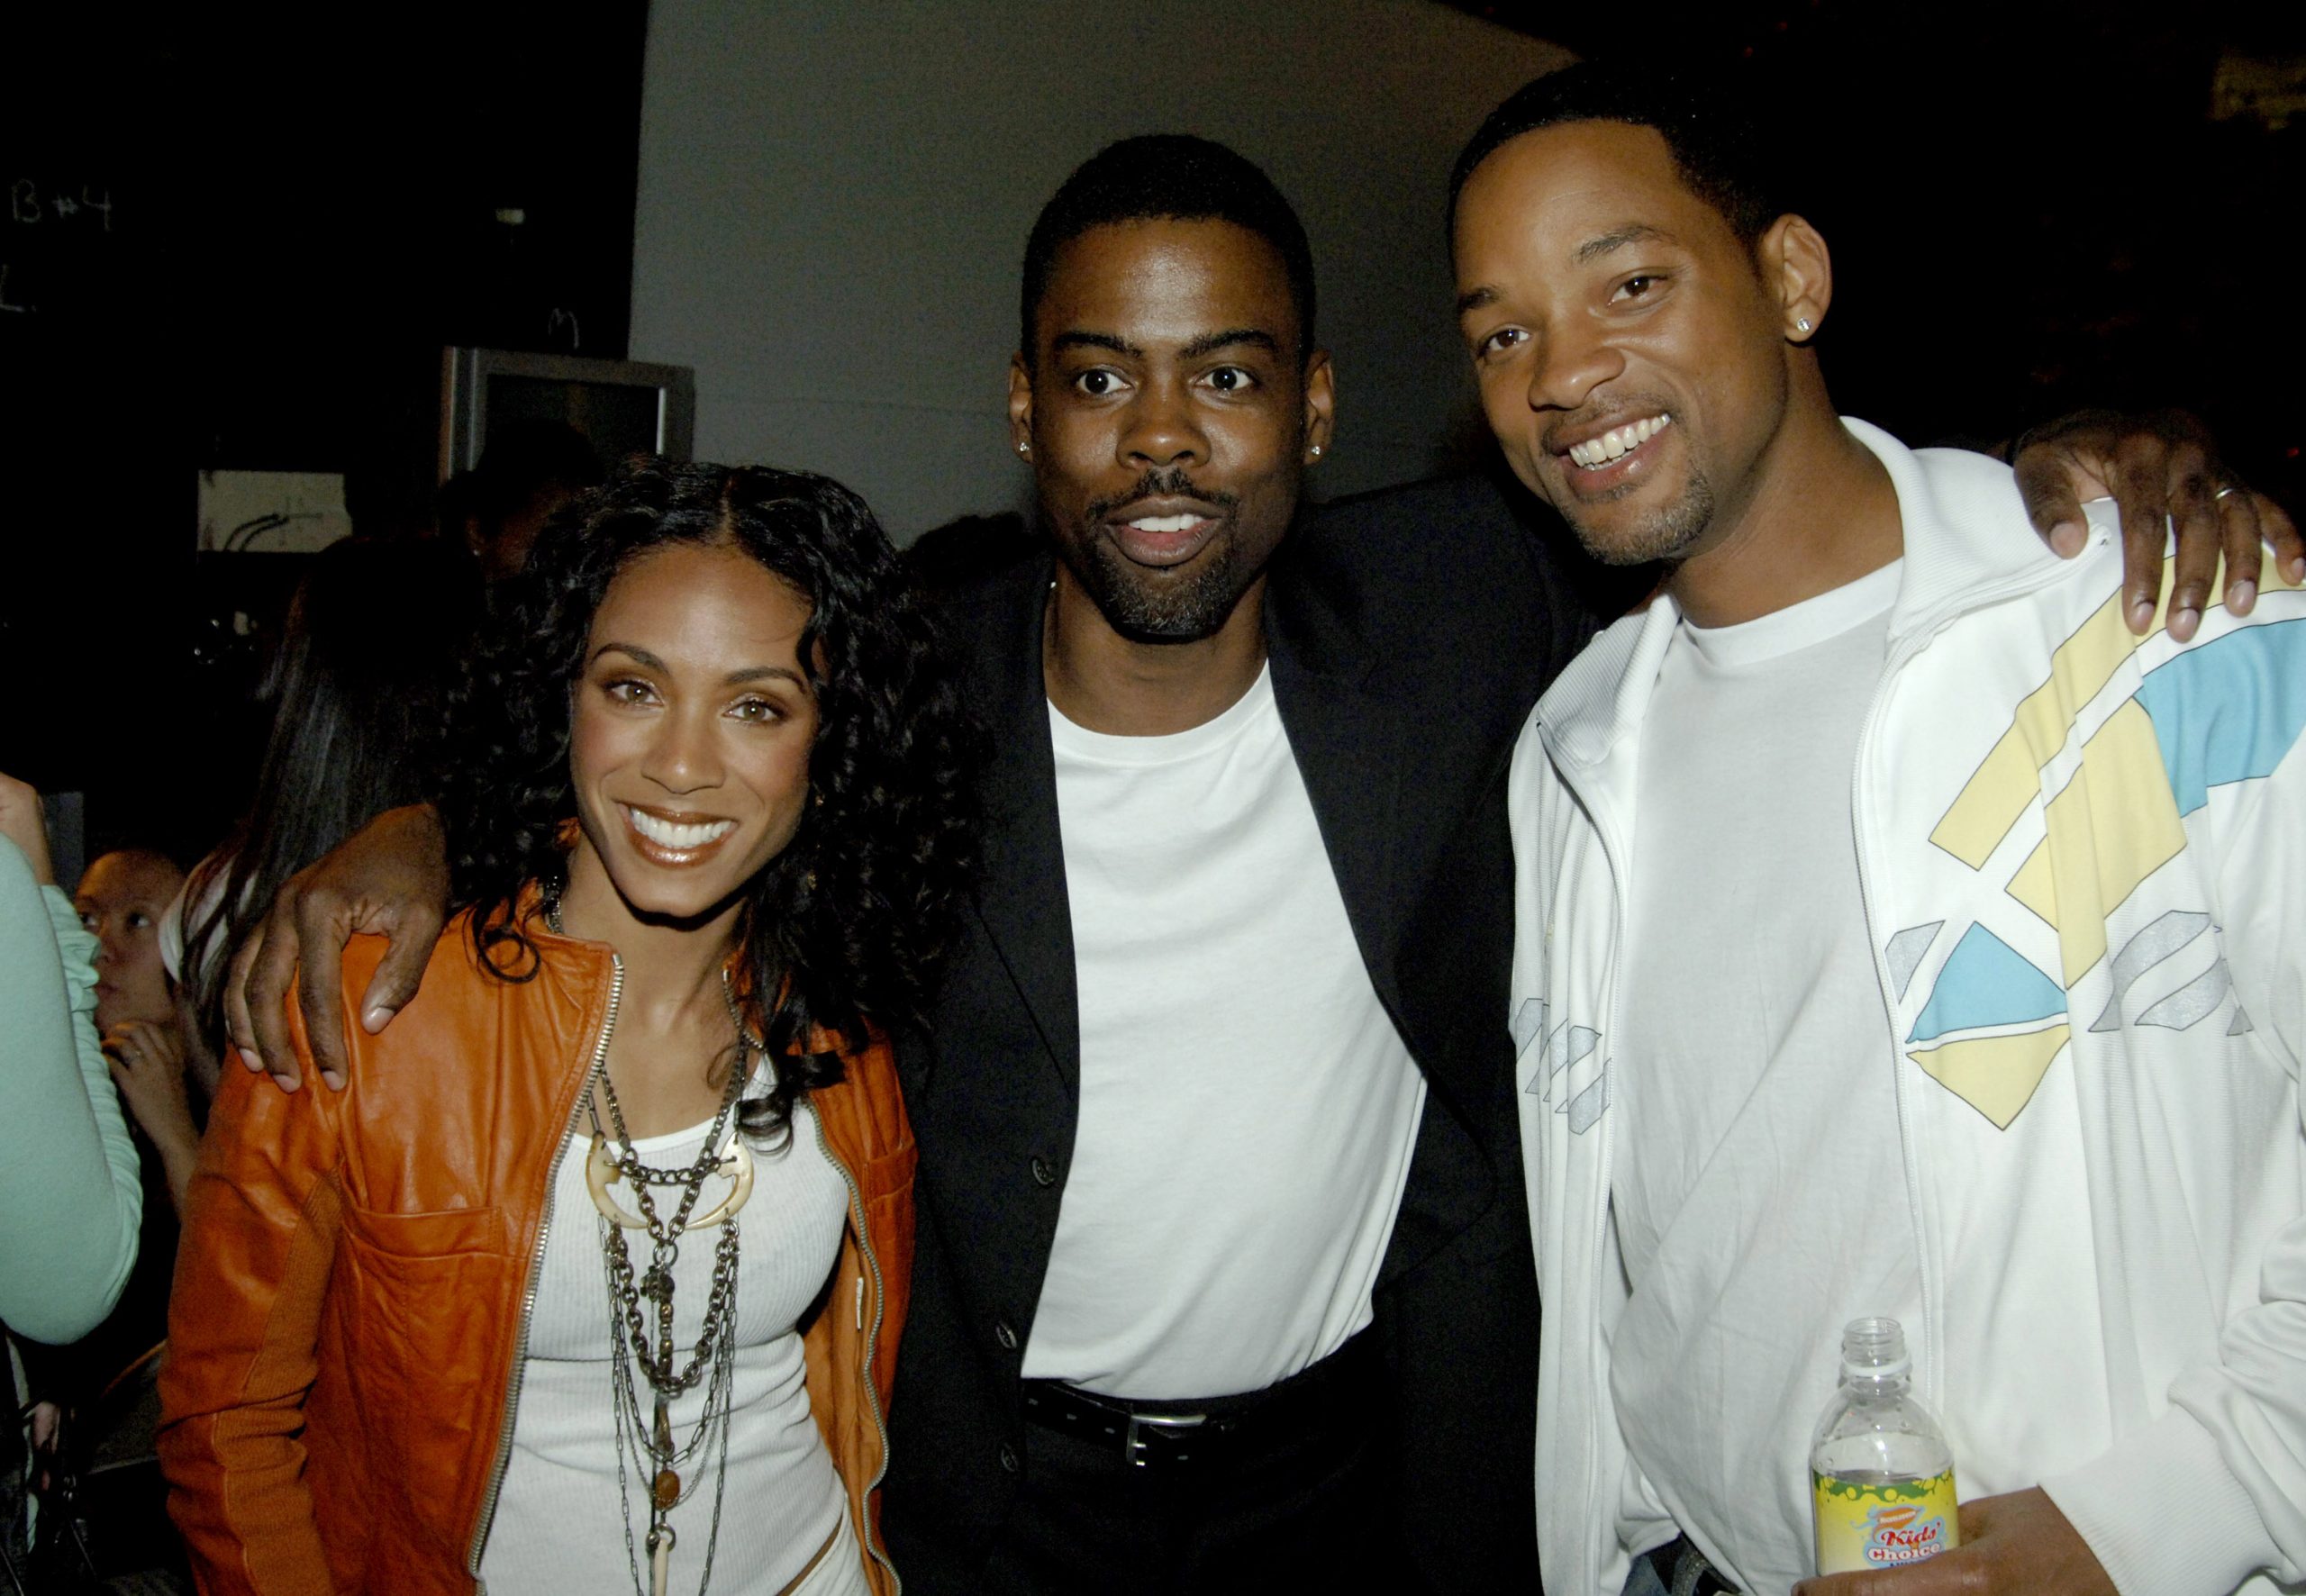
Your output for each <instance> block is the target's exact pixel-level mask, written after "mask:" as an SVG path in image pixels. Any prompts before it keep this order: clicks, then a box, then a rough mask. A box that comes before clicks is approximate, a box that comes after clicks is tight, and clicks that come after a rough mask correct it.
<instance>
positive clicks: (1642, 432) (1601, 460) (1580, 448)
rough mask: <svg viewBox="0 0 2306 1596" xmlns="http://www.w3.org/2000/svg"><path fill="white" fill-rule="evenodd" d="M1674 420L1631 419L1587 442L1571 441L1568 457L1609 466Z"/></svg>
mask: <svg viewBox="0 0 2306 1596" xmlns="http://www.w3.org/2000/svg"><path fill="white" fill-rule="evenodd" d="M1673 419H1674V418H1673V417H1672V416H1669V415H1653V416H1647V417H1644V418H1643V419H1642V420H1640V421H1638V422H1628V423H1627V424H1626V425H1624V426H1622V427H1612V428H1611V429H1610V430H1609V431H1606V432H1604V433H1602V435H1601V436H1600V437H1599V438H1591V439H1588V440H1585V441H1584V443H1573V444H1571V445H1570V446H1569V458H1571V459H1573V460H1575V461H1576V462H1577V463H1578V464H1579V465H1581V466H1584V467H1589V468H1590V467H1594V466H1606V465H1607V464H1609V463H1610V462H1611V460H1614V459H1617V458H1620V457H1621V456H1622V455H1624V454H1625V453H1626V451H1627V450H1629V449H1636V448H1639V446H1640V445H1642V444H1644V443H1647V442H1648V441H1649V440H1651V439H1652V438H1655V437H1657V434H1658V433H1660V432H1662V431H1665V430H1666V427H1667V426H1668V425H1669V424H1670V423H1671V422H1673Z"/></svg>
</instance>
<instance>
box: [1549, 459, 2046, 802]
mask: <svg viewBox="0 0 2306 1596" xmlns="http://www.w3.org/2000/svg"><path fill="white" fill-rule="evenodd" d="M1842 425H1843V426H1844V427H1846V428H1848V430H1849V434H1850V436H1851V437H1853V438H1855V439H1857V440H1858V441H1859V442H1860V443H1862V444H1864V445H1865V446H1866V448H1867V449H1871V450H1872V451H1873V452H1874V455H1875V458H1877V459H1879V460H1880V461H1881V462H1882V466H1883V468H1884V470H1885V471H1887V472H1888V473H1889V476H1890V485H1891V486H1892V487H1893V489H1894V490H1895V491H1896V494H1897V496H1898V517H1899V521H1900V522H1901V525H1902V532H1903V536H1904V543H1905V564H1904V567H1903V568H1902V570H1901V572H1900V573H1899V577H1898V596H1897V599H1896V601H1895V602H1894V603H1893V604H1892V606H1891V609H1890V640H1891V643H1892V646H1893V648H1894V647H1895V646H1897V645H1898V644H1900V643H1902V642H1906V641H1909V640H1911V639H1920V638H1924V637H1927V636H1928V635H1929V633H1930V632H1931V631H1933V630H1936V629H1937V628H1938V627H1939V626H1942V625H1944V624H1945V623H1946V621H1948V620H1950V619H1952V618H1953V617H1954V616H1955V615H1956V614H1958V613H1960V612H1962V611H1963V610H1964V609H1965V608H1966V607H1969V606H1971V605H1973V604H1975V603H1978V602H1980V601H1981V599H1982V597H1984V596H1990V595H1992V594H1997V593H2001V592H2004V591H2008V590H2010V589H2011V588H2012V587H2020V586H2024V585H2030V584H2034V583H2038V582H2043V581H2047V580H2049V579H2050V578H2052V577H2054V576H2056V574H2057V573H2058V571H2059V570H2060V569H2061V568H2062V567H2061V562H2060V561H2059V559H2058V558H2057V556H2056V555H2055V554H2053V553H2051V552H2050V550H2049V549H2047V547H2046V546H2045V545H2044V544H2043V542H2042V540H2040V539H2039V538H2038V537H2036V536H2035V535H2034V534H2033V531H2032V529H2031V524H2030V523H2029V521H2028V520H2027V517H2026V510H2025V504H2024V501H2023V500H2021V499H2020V497H2019V494H2018V488H2017V484H2016V480H2015V478H2014V477H2013V476H2011V470H2010V467H2007V466H2004V465H2002V464H2001V463H2000V462H1999V461H1997V460H1993V459H1990V458H1987V457H1986V456H1984V455H1980V454H1973V453H1971V452H1970V451H1969V450H1967V449H1925V450H1922V451H1920V453H1917V452H1915V451H1914V450H1912V449H1908V448H1906V446H1905V445H1904V444H1902V443H1900V442H1899V441H1898V440H1896V439H1894V438H1893V437H1891V436H1890V435H1889V434H1888V433H1887V432H1884V431H1882V430H1881V429H1880V428H1879V427H1875V426H1873V425H1871V424H1870V423H1868V422H1861V421H1857V420H1855V419H1853V418H1851V417H1848V416H1845V417H1843V418H1842ZM1680 620H1681V610H1680V608H1679V606H1677V605H1676V604H1675V603H1674V601H1673V600H1672V599H1671V598H1669V597H1668V596H1666V594H1658V595H1657V598H1656V599H1655V600H1654V601H1652V602H1651V603H1650V604H1649V606H1648V609H1647V610H1645V611H1643V612H1640V613H1639V614H1635V615H1629V616H1627V617H1626V618H1625V619H1624V620H1622V621H1619V622H1618V623H1617V624H1616V625H1614V626H1611V627H1610V628H1609V629H1608V630H1605V631H1603V632H1602V635H1601V636H1600V637H1599V638H1597V639H1594V641H1593V645H1592V646H1591V647H1590V648H1587V649H1586V650H1585V651H1584V653H1583V654H1581V655H1579V656H1578V657H1577V658H1576V659H1575V660H1573V661H1572V662H1571V663H1570V665H1569V667H1568V668H1567V669H1566V670H1565V671H1563V672H1562V673H1561V676H1560V679H1559V680H1558V681H1557V682H1556V683H1555V684H1554V685H1553V688H1552V690H1551V691H1549V692H1548V693H1547V694H1546V695H1545V697H1544V699H1543V700H1542V701H1540V702H1539V705H1538V710H1537V719H1538V721H1539V729H1540V732H1541V734H1542V735H1543V736H1544V738H1545V740H1546V747H1547V748H1548V751H1549V752H1551V753H1552V755H1553V757H1555V758H1556V759H1557V760H1558V761H1560V762H1561V763H1562V764H1564V765H1565V766H1572V767H1577V768H1585V769H1591V768H1593V767H1595V766H1600V765H1601V764H1602V762H1603V761H1604V760H1605V759H1607V758H1609V757H1611V753H1612V751H1613V750H1615V749H1616V748H1618V747H1619V745H1620V744H1621V742H1623V741H1624V740H1625V739H1629V738H1630V737H1631V736H1632V735H1633V733H1634V732H1635V731H1636V730H1639V727H1640V724H1641V718H1642V715H1643V713H1644V712H1646V710H1647V709H1648V703H1649V691H1650V688H1651V685H1653V684H1654V683H1655V682H1656V680H1657V667H1658V665H1659V663H1660V662H1661V661H1662V660H1663V659H1664V658H1665V656H1666V645H1667V644H1668V643H1669V642H1670V641H1671V640H1672V639H1673V634H1674V628H1675V625H1676V624H1677V623H1678V622H1679V621H1680Z"/></svg>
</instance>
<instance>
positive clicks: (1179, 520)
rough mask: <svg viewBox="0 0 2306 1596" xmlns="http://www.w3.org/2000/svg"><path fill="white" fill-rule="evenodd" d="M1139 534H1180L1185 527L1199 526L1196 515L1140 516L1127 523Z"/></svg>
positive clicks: (1199, 521)
mask: <svg viewBox="0 0 2306 1596" xmlns="http://www.w3.org/2000/svg"><path fill="white" fill-rule="evenodd" d="M1129 524H1130V525H1131V526H1133V527H1135V528H1136V529H1137V530H1139V531H1140V532H1182V531H1184V530H1185V529H1186V528H1187V527H1193V526H1199V525H1200V524H1201V517H1200V516H1198V515H1141V516H1139V517H1138V518H1137V519H1136V520H1135V521H1130V523H1129Z"/></svg>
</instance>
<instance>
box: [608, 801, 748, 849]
mask: <svg viewBox="0 0 2306 1596" xmlns="http://www.w3.org/2000/svg"><path fill="white" fill-rule="evenodd" d="M624 812H625V814H626V816H627V817H628V818H629V819H631V821H632V829H633V830H636V831H638V832H640V834H641V835H642V836H643V837H646V838H647V839H649V841H651V842H653V843H655V844H656V845H657V846H658V848H676V849H687V848H703V847H704V845H705V844H706V843H708V842H713V841H717V840H718V839H721V838H723V837H726V836H727V835H728V834H729V833H730V832H731V831H733V830H736V829H737V822H736V821H705V822H704V824H702V825H682V824H680V823H678V822H676V821H664V820H658V818H657V817H656V816H655V815H653V814H649V813H646V812H642V811H640V810H638V809H634V808H633V807H631V805H630V804H628V805H626V806H625V811H624Z"/></svg>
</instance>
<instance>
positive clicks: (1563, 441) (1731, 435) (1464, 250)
mask: <svg viewBox="0 0 2306 1596" xmlns="http://www.w3.org/2000/svg"><path fill="white" fill-rule="evenodd" d="M1775 236H1776V232H1775V230H1774V231H1773V234H1772V237H1773V238H1774V237H1775ZM1454 247H1455V255H1456V260H1457V303H1458V325H1459V329H1460V331H1462V332H1463V334H1464V337H1465V340H1466V347H1467V348H1468V349H1470V350H1471V351H1472V353H1473V358H1474V369H1475V375H1476V376H1477V378H1478V380H1479V383H1480V386H1481V401H1482V409H1483V411H1484V413H1485V414H1486V415H1487V417H1488V420H1489V425H1490V428H1491V430H1492V431H1494V432H1495V433H1496V434H1497V441H1498V443H1499V445H1500V447H1501V448H1502V449H1503V450H1504V454H1505V458H1506V460H1507V461H1508V462H1509V463H1510V464H1511V465H1512V468H1513V473H1514V475H1515V476H1519V477H1520V478H1521V481H1522V483H1523V484H1524V485H1527V486H1528V487H1529V488H1530V490H1531V491H1532V492H1534V493H1535V494H1538V496H1539V497H1540V498H1542V499H1544V500H1545V501H1546V502H1547V503H1550V504H1551V505H1553V507H1554V508H1555V509H1556V510H1557V511H1559V512H1561V514H1562V516H1563V517H1564V518H1565V519H1566V521H1568V522H1569V524H1570V525H1571V527H1573V528H1574V529H1575V530H1576V532H1577V535H1578V537H1579V539H1580V540H1582V541H1583V542H1584V544H1585V546H1586V548H1588V549H1591V550H1592V551H1593V553H1594V554H1595V555H1596V556H1598V557H1599V558H1602V559H1605V560H1609V561H1612V562H1615V563H1619V564H1629V565H1630V564H1638V563H1640V562H1643V561H1647V560H1654V559H1680V558H1686V557H1687V556H1689V555H1690V554H1692V553H1694V552H1696V551H1697V550H1698V549H1701V548H1702V547H1703V546H1704V544H1705V541H1706V536H1707V533H1708V531H1709V530H1711V528H1712V527H1713V526H1714V525H1715V524H1716V523H1717V521H1721V522H1722V524H1727V522H1726V521H1723V520H1722V518H1723V515H1724V512H1728V511H1733V510H1734V509H1735V508H1736V507H1737V506H1738V505H1739V504H1741V503H1744V502H1745V500H1746V498H1747V497H1748V495H1750V494H1751V491H1752V487H1753V484H1754V480H1755V478H1756V477H1757V474H1758V469H1759V462H1760V460H1761V459H1762V458H1763V456H1764V455H1765V453H1766V450H1767V449H1768V446H1769V443H1770V441H1771V440H1772V439H1773V438H1774V437H1775V435H1776V433H1777V430H1778V428H1779V426H1780V424H1781V422H1783V420H1784V414H1785V411H1786V404H1787V392H1788V374H1787V366H1786V360H1787V356H1786V349H1787V345H1786V343H1785V330H1784V324H1783V322H1784V305H1783V304H1782V303H1781V300H1780V296H1779V295H1778V294H1777V293H1776V292H1775V291H1774V287H1773V279H1772V278H1771V277H1770V275H1769V268H1768V267H1767V265H1766V258H1767V255H1768V250H1769V249H1770V247H1771V246H1770V244H1769V240H1765V242H1764V249H1763V251H1762V252H1761V255H1760V256H1759V257H1758V258H1757V251H1756V250H1755V249H1752V248H1751V247H1749V246H1748V244H1747V243H1746V242H1745V240H1742V239H1740V238H1739V236H1738V234H1737V232H1736V231H1735V230H1733V229H1732V228H1731V227H1730V222H1729V221H1728V219H1727V218H1726V217H1724V216H1723V215H1722V214H1721V213H1720V212H1719V211H1717V210H1716V209H1714V207H1713V206H1712V205H1711V204H1707V203H1706V202H1705V201H1704V200H1703V199H1701V198H1700V197H1699V196H1698V195H1695V194H1694V193H1693V192H1691V190H1690V189H1689V188H1688V187H1687V186H1684V183H1683V181H1682V179H1681V177H1680V175H1679V173H1678V172H1676V170H1675V166H1674V159H1673V156H1672V153H1671V152H1670V151H1669V150H1668V149H1667V147H1666V141H1665V139H1664V138H1663V137H1662V136H1661V135H1660V134H1659V133H1658V132H1657V130H1656V129H1654V128H1647V127H1636V126H1632V125H1630V124H1628V123H1623V122H1567V123H1563V124H1561V125H1558V126H1555V127H1549V128H1542V129H1539V131H1535V132H1530V133H1524V134H1523V135H1521V137H1520V138H1518V139H1515V140H1512V141H1510V142H1508V143H1506V144H1504V145H1503V146H1501V147H1500V148H1499V149H1498V150H1496V151H1495V152H1494V153H1493V154H1492V155H1491V156H1490V157H1489V158H1488V159H1486V160H1484V161H1483V162H1482V163H1481V165H1480V166H1479V167H1477V168H1475V170H1474V173H1473V175H1472V177H1470V178H1468V179H1467V180H1466V186H1465V188H1464V190H1463V192H1462V194H1461V195H1460V196H1459V199H1458V202H1457V216H1456V219H1455V231H1454Z"/></svg>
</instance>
